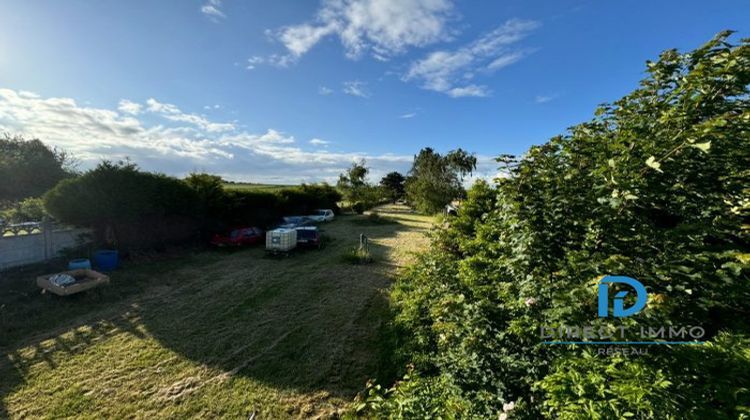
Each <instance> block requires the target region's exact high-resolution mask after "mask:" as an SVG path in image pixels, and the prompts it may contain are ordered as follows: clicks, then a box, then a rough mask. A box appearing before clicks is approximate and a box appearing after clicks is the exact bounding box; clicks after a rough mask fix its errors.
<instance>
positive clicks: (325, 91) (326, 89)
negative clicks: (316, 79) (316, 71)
mask: <svg viewBox="0 0 750 420" xmlns="http://www.w3.org/2000/svg"><path fill="white" fill-rule="evenodd" d="M332 93H333V89H331V88H329V87H325V86H320V87H318V94H319V95H324V96H325V95H330V94H332Z"/></svg>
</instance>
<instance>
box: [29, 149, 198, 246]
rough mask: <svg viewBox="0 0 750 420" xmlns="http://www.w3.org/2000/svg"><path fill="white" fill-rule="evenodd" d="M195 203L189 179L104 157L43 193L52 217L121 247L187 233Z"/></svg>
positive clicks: (192, 225)
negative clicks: (157, 172) (83, 171)
mask: <svg viewBox="0 0 750 420" xmlns="http://www.w3.org/2000/svg"><path fill="white" fill-rule="evenodd" d="M197 202H198V199H197V195H196V193H195V191H194V190H193V189H191V188H190V187H189V186H188V184H186V183H184V182H182V181H180V180H178V179H174V178H170V177H168V176H166V175H162V174H152V173H148V172H142V171H140V170H139V169H138V167H137V166H136V165H135V164H133V163H131V162H116V163H113V162H108V161H104V162H102V163H100V164H99V165H98V166H97V167H96V168H95V169H93V170H90V171H88V172H86V173H85V174H83V175H82V176H80V177H78V178H74V179H66V180H64V181H62V182H60V183H59V184H58V185H57V186H56V187H55V188H53V189H52V190H50V191H48V192H47V193H46V194H45V195H44V205H45V207H46V208H47V210H48V211H49V212H50V214H52V216H54V217H55V218H56V219H58V220H60V221H62V222H65V223H70V224H74V225H78V226H88V227H92V228H94V229H95V230H96V232H97V235H98V239H99V241H100V242H105V243H108V244H109V245H112V246H119V247H123V248H127V247H131V246H136V245H158V244H162V243H164V242H172V241H178V240H182V239H187V238H190V237H191V236H192V235H193V234H194V229H195V219H194V217H195V216H196V212H195V209H196V206H195V204H196V203H197Z"/></svg>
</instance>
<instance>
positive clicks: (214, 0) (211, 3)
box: [201, 0, 227, 22]
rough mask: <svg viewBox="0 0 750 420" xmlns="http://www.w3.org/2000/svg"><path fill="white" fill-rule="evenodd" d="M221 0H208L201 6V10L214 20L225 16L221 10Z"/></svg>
mask: <svg viewBox="0 0 750 420" xmlns="http://www.w3.org/2000/svg"><path fill="white" fill-rule="evenodd" d="M221 1H222V0H208V1H207V2H206V3H205V4H204V5H203V6H202V7H201V12H202V13H203V14H204V15H206V16H208V17H209V18H210V19H211V20H213V21H214V22H217V21H218V20H219V19H223V18H225V17H227V16H226V15H225V14H224V12H222V11H221Z"/></svg>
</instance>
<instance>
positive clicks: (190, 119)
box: [146, 98, 235, 133]
mask: <svg viewBox="0 0 750 420" xmlns="http://www.w3.org/2000/svg"><path fill="white" fill-rule="evenodd" d="M146 109H147V110H148V111H150V112H153V113H157V114H160V115H161V116H162V117H164V118H166V119H168V120H171V121H176V122H185V123H188V124H193V125H195V126H197V127H200V128H201V129H203V130H206V131H208V132H210V133H213V132H221V131H229V130H233V129H234V128H235V127H234V124H232V123H215V122H211V121H209V120H208V119H206V118H205V117H203V116H201V115H196V114H187V113H184V112H182V111H181V110H180V109H179V108H177V107H176V106H175V105H172V104H166V103H161V102H159V101H157V100H156V99H154V98H149V99H148V100H147V101H146Z"/></svg>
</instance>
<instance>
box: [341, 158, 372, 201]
mask: <svg viewBox="0 0 750 420" xmlns="http://www.w3.org/2000/svg"><path fill="white" fill-rule="evenodd" d="M368 173H370V168H368V167H367V162H366V161H365V160H364V159H362V160H360V161H358V162H352V166H351V167H349V168H348V169H347V170H346V171H345V172H344V173H342V174H340V175H339V181H338V183H336V186H337V187H338V189H339V190H340V191H341V194H342V195H343V197H344V200H346V201H348V202H350V203H355V202H357V201H361V200H362V199H364V197H365V195H366V193H367V191H366V190H367V189H368V188H367V187H368V185H367V174H368Z"/></svg>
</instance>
